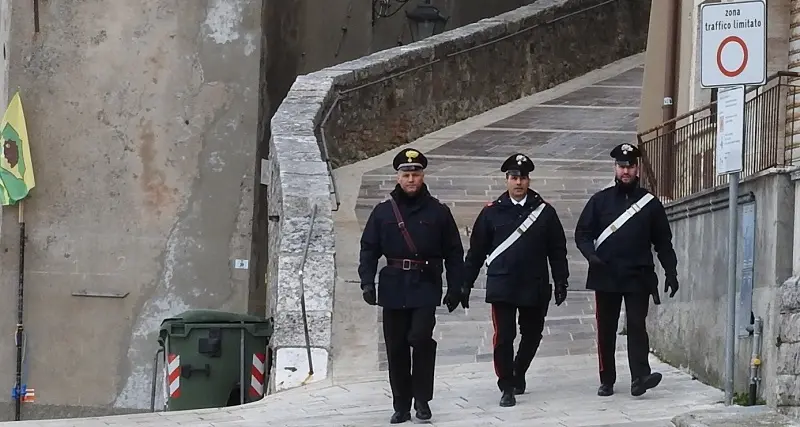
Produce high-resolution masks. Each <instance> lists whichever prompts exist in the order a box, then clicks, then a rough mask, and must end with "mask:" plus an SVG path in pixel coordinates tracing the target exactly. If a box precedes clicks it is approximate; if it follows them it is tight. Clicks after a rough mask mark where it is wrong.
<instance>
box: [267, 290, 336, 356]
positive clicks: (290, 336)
mask: <svg viewBox="0 0 800 427" xmlns="http://www.w3.org/2000/svg"><path fill="white" fill-rule="evenodd" d="M281 298H282V296H281V288H280V287H279V288H278V300H279V302H278V306H280V305H281V303H280V299H281ZM306 319H307V321H308V335H309V342H310V343H311V346H312V347H320V348H326V349H329V348H330V347H331V330H332V329H331V319H332V316H331V312H330V311H327V310H325V311H306ZM272 343H273V347H274V348H276V349H278V348H283V347H305V345H306V338H305V331H304V329H303V313H302V311H300V310H297V311H280V310H275V333H274V334H273V336H272Z"/></svg>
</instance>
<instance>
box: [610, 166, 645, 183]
mask: <svg viewBox="0 0 800 427" xmlns="http://www.w3.org/2000/svg"><path fill="white" fill-rule="evenodd" d="M614 170H615V172H616V175H617V179H618V180H620V181H622V182H624V183H626V184H627V183H629V182H631V181H633V179H634V178H636V177H637V176H639V167H638V165H629V166H620V165H618V164H616V163H615V164H614Z"/></svg>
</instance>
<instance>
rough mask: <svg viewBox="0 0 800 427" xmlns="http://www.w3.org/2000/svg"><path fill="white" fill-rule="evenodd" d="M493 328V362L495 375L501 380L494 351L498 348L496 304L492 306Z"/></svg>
mask: <svg viewBox="0 0 800 427" xmlns="http://www.w3.org/2000/svg"><path fill="white" fill-rule="evenodd" d="M492 328H493V329H494V335H492V362H493V365H494V374H495V375H497V377H498V378H500V370H499V369H497V360H495V359H494V350H495V349H496V348H497V314H496V313H495V311H494V304H492Z"/></svg>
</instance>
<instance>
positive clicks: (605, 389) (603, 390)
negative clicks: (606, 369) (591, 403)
mask: <svg viewBox="0 0 800 427" xmlns="http://www.w3.org/2000/svg"><path fill="white" fill-rule="evenodd" d="M612 394H614V386H613V385H611V384H601V385H600V388H598V389H597V395H598V396H602V397H606V396H611V395H612Z"/></svg>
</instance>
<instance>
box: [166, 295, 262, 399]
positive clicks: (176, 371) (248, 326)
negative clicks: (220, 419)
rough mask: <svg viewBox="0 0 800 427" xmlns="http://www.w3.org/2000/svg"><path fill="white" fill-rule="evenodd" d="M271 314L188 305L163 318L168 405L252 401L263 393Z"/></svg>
mask: <svg viewBox="0 0 800 427" xmlns="http://www.w3.org/2000/svg"><path fill="white" fill-rule="evenodd" d="M272 331H273V319H272V318H270V319H263V318H260V317H256V316H250V315H246V314H238V313H228V312H224V311H217V310H189V311H186V312H184V313H181V314H180V315H178V316H175V317H171V318H168V319H164V321H163V322H161V329H160V331H159V334H158V335H159V336H158V342H159V345H160V346H161V347H162V348H163V349H164V355H165V357H164V359H165V360H164V375H165V378H166V381H165V385H164V388H165V395H166V402H167V410H168V411H180V410H186V409H201V408H216V407H223V406H232V405H238V404H240V403H249V402H253V401H256V400H258V399H261V398H262V397H263V396H264V392H265V390H266V384H267V375H268V373H269V365H270V362H271V357H270V356H271V355H270V354H269V350H268V348H267V346H268V344H269V340H270V338H271V337H272Z"/></svg>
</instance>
